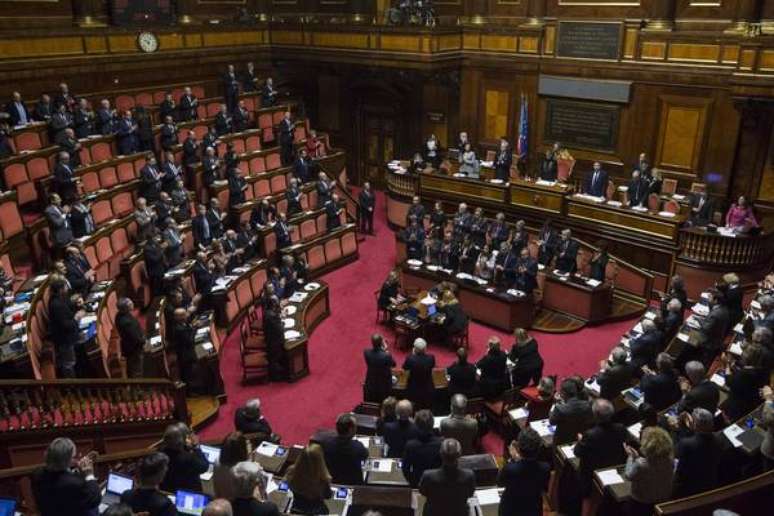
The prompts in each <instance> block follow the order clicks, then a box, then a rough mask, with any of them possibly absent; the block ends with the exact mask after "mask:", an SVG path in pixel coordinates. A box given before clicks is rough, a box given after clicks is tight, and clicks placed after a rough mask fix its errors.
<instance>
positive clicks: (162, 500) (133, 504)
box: [121, 452, 177, 516]
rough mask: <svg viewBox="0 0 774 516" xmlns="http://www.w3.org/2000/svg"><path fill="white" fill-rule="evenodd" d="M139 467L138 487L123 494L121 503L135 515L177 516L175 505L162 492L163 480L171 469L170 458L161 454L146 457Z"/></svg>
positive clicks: (141, 460)
mask: <svg viewBox="0 0 774 516" xmlns="http://www.w3.org/2000/svg"><path fill="white" fill-rule="evenodd" d="M139 462H140V463H139V465H138V467H137V472H138V473H137V483H138V485H137V487H135V488H133V489H130V490H128V491H124V492H123V493H122V494H121V503H124V504H126V505H128V506H129V507H130V508H131V509H132V511H133V512H134V513H147V514H148V516H176V515H177V508H176V507H175V503H174V502H173V501H172V500H170V499H169V498H167V497H166V495H164V494H163V493H162V492H161V491H160V490H159V486H160V485H161V482H162V480H164V477H165V476H166V475H167V470H168V469H169V457H167V456H166V455H164V454H163V453H161V452H155V453H151V454H150V455H146V456H145V457H143V458H142V459H140V461H139Z"/></svg>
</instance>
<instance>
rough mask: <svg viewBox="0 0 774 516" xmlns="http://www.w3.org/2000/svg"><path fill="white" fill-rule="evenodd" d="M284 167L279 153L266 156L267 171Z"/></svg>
mask: <svg viewBox="0 0 774 516" xmlns="http://www.w3.org/2000/svg"><path fill="white" fill-rule="evenodd" d="M281 166H282V161H281V159H280V155H279V152H272V153H271V154H269V155H268V156H266V170H274V169H277V168H280V167H281Z"/></svg>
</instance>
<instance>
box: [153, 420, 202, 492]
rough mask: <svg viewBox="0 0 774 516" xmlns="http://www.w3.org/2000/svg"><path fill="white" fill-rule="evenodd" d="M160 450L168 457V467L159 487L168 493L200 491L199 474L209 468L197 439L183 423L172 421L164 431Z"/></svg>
mask: <svg viewBox="0 0 774 516" xmlns="http://www.w3.org/2000/svg"><path fill="white" fill-rule="evenodd" d="M161 452H162V453H164V454H165V455H166V456H167V457H168V458H169V467H168V468H167V474H166V475H164V480H163V481H162V482H161V485H160V487H161V489H162V490H164V491H167V492H168V493H174V492H175V491H178V490H184V491H193V492H196V493H201V492H202V481H201V479H200V478H199V475H201V474H202V473H205V472H206V471H207V470H209V469H210V463H209V462H208V461H207V456H206V455H205V454H204V452H203V451H202V450H201V448H199V439H198V437H196V434H195V433H193V432H192V431H191V430H189V429H188V427H187V426H186V425H185V423H173V424H171V425H169V426H168V427H167V429H166V431H165V432H164V439H163V442H162V445H161Z"/></svg>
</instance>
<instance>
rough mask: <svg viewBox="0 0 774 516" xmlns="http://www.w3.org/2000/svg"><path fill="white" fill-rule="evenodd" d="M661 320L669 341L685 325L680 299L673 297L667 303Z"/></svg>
mask: <svg viewBox="0 0 774 516" xmlns="http://www.w3.org/2000/svg"><path fill="white" fill-rule="evenodd" d="M661 320H662V327H663V335H664V339H665V341H666V342H669V341H670V340H671V339H672V337H674V336H675V334H676V333H677V330H679V329H680V327H681V326H682V325H683V306H682V305H681V304H680V300H679V299H672V300H670V301H669V303H667V305H666V313H665V315H663V316H662V318H661Z"/></svg>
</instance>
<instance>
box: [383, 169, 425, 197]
mask: <svg viewBox="0 0 774 516" xmlns="http://www.w3.org/2000/svg"><path fill="white" fill-rule="evenodd" d="M387 191H388V192H389V193H391V194H395V195H398V196H401V197H409V198H410V197H413V196H415V195H416V194H417V192H419V176H418V175H416V174H409V173H405V174H396V173H395V172H393V171H391V170H389V169H388V170H387Z"/></svg>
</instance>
